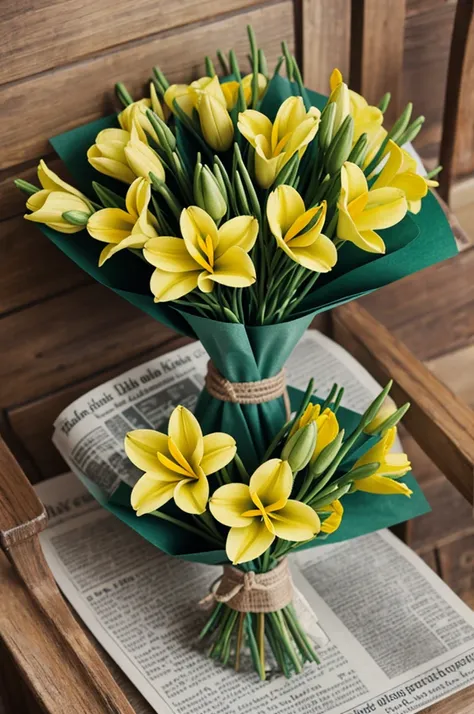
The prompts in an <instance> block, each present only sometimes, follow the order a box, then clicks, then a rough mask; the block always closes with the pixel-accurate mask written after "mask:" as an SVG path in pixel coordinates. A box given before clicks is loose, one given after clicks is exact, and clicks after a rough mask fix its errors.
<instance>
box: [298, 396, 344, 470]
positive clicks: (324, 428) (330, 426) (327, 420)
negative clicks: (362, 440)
mask: <svg viewBox="0 0 474 714" xmlns="http://www.w3.org/2000/svg"><path fill="white" fill-rule="evenodd" d="M312 421H314V422H315V424H316V429H317V437H316V444H315V447H314V452H313V455H312V457H311V463H312V462H313V461H316V459H317V458H318V456H319V454H320V453H321V451H322V450H323V449H325V448H326V446H327V445H328V444H330V443H331V442H332V441H334V439H335V438H336V436H337V435H338V434H339V423H338V421H337V417H336V415H335V414H334V412H333V411H332V410H331V409H329V408H326V409H325V410H324V411H323V412H322V413H321V405H320V404H311V403H310V404H308V406H307V407H306V409H305V411H304V412H303V414H302V415H301V417H300V419H299V420H298V422H296V424H295V425H294V426H293V428H292V430H291V432H290V436H292V435H293V434H294V433H295V432H296V431H297V430H298V429H301V428H302V427H303V426H306V425H307V424H309V423H310V422H312Z"/></svg>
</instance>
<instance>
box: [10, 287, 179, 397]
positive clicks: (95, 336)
mask: <svg viewBox="0 0 474 714" xmlns="http://www.w3.org/2000/svg"><path fill="white" fill-rule="evenodd" d="M0 329H1V330H2V335H3V340H2V350H1V352H0V383H1V385H2V388H1V401H2V403H1V405H0V406H4V407H5V406H8V405H13V404H21V403H23V402H26V401H29V400H31V399H35V398H37V397H39V396H41V395H43V394H47V393H48V392H51V391H53V390H56V389H60V388H62V387H63V386H64V385H66V384H70V383H71V382H75V381H77V380H81V379H84V378H85V377H87V376H88V375H89V374H90V373H91V372H98V371H101V370H105V369H107V368H108V367H110V366H111V365H114V364H118V363H120V362H125V361H126V360H127V359H128V358H129V357H133V356H135V355H137V354H140V353H143V352H146V351H147V350H150V349H151V348H152V347H154V346H155V345H157V344H159V343H161V342H163V341H164V340H166V339H168V338H169V337H170V336H172V335H173V334H174V333H173V332H172V331H171V330H170V329H168V328H166V327H164V326H163V325H161V324H159V323H158V322H155V321H154V320H152V319H151V318H150V317H147V316H146V315H145V314H144V313H142V312H140V311H138V310H137V309H136V308H134V307H132V305H130V304H129V303H127V302H126V301H125V300H122V299H121V298H119V297H118V296H117V295H114V294H113V293H112V292H111V291H110V290H107V289H106V288H104V287H102V286H101V285H96V284H94V285H86V286H84V287H80V288H78V289H77V290H72V291H71V292H69V293H67V294H65V295H62V296H60V297H58V298H55V299H52V300H46V301H44V302H42V303H40V304H37V305H34V306H32V307H29V308H27V309H24V310H21V311H18V312H14V313H11V314H9V315H7V316H6V317H4V318H3V320H2V323H1V327H0Z"/></svg>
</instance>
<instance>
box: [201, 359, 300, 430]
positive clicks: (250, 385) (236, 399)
mask: <svg viewBox="0 0 474 714" xmlns="http://www.w3.org/2000/svg"><path fill="white" fill-rule="evenodd" d="M205 381H206V389H207V391H208V392H209V394H210V395H211V396H212V397H215V398H216V399H219V400H220V401H221V402H232V403H233V404H263V403H264V402H271V401H273V400H274V399H278V398H279V397H283V401H284V404H285V410H286V415H287V418H288V419H289V418H290V414H291V405H290V398H289V396H288V390H287V388H286V374H285V368H283V369H282V370H281V371H280V372H278V374H276V375H275V376H274V377H269V378H267V379H261V380H259V381H257V382H231V381H229V380H228V379H226V378H225V377H223V376H222V374H221V373H220V372H219V370H217V369H216V367H215V366H214V365H213V363H212V362H211V361H209V362H208V364H207V375H206V380H205Z"/></svg>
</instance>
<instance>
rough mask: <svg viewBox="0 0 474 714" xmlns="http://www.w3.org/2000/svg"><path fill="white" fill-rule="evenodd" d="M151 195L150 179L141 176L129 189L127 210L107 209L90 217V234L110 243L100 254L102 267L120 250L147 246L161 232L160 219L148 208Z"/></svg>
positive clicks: (126, 200)
mask: <svg viewBox="0 0 474 714" xmlns="http://www.w3.org/2000/svg"><path fill="white" fill-rule="evenodd" d="M150 195H151V188H150V184H149V182H148V181H147V180H146V179H144V178H137V179H135V181H134V182H133V183H132V184H131V186H130V188H129V189H128V191H127V196H126V199H125V202H126V209H127V210H126V211H124V210H122V209H121V208H103V209H102V210H100V211H97V213H94V214H93V215H92V216H91V217H90V218H89V221H88V223H87V230H88V232H89V234H90V235H91V236H92V237H93V238H96V239H97V240H100V241H103V242H104V243H107V245H106V246H105V248H104V250H103V251H102V252H101V254H100V256H99V267H100V266H102V265H103V264H104V263H105V261H106V260H108V259H109V258H110V257H111V256H112V255H114V253H117V252H118V251H119V250H124V248H143V246H144V245H145V243H146V242H147V241H148V240H150V238H154V237H156V236H157V235H158V233H157V231H156V228H157V222H156V218H155V217H154V216H153V215H152V214H151V213H150V211H149V210H148V204H149V202H150Z"/></svg>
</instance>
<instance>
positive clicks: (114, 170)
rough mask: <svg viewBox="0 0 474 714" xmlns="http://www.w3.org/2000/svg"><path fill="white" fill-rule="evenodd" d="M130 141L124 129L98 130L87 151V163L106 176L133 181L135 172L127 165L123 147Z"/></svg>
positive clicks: (128, 181)
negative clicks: (93, 141) (93, 142)
mask: <svg viewBox="0 0 474 714" xmlns="http://www.w3.org/2000/svg"><path fill="white" fill-rule="evenodd" d="M129 141H130V132H128V131H125V130H124V129H103V130H102V131H99V133H98V134H97V136H96V138H95V144H93V145H92V146H91V147H90V148H89V150H88V152H87V158H88V160H89V163H90V164H92V166H93V167H94V168H95V169H97V171H100V173H102V174H105V175H106V176H111V177H112V178H114V179H118V180H119V181H123V183H129V184H130V183H133V181H134V180H135V174H134V173H133V171H132V170H131V168H130V166H129V165H128V161H127V158H126V156H125V147H126V146H127V144H128V142H129Z"/></svg>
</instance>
